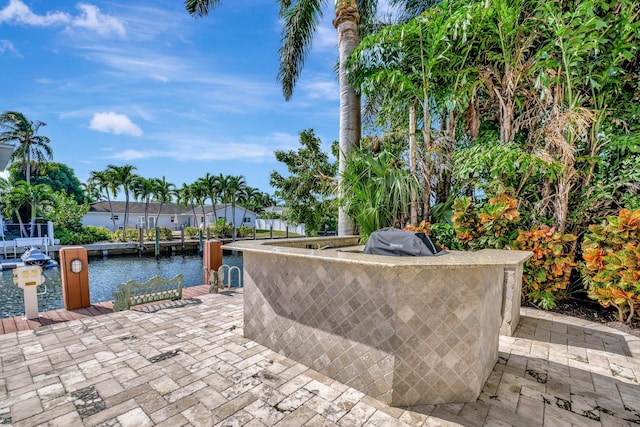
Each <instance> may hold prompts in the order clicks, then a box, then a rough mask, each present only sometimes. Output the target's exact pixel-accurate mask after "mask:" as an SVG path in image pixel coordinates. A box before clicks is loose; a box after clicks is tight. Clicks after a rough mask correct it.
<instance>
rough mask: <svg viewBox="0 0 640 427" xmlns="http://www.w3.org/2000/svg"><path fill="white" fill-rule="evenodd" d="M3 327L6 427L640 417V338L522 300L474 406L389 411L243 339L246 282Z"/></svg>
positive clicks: (569, 421)
mask: <svg viewBox="0 0 640 427" xmlns="http://www.w3.org/2000/svg"><path fill="white" fill-rule="evenodd" d="M199 299H200V300H201V303H200V304H189V305H187V306H184V307H180V308H170V309H166V310H158V311H155V312H150V313H146V312H140V311H125V312H119V313H111V314H106V315H104V316H99V317H94V318H86V319H81V320H74V321H69V322H65V323H59V324H53V325H49V326H44V327H42V328H38V329H35V330H29V331H21V332H16V333H9V334H5V335H0V427H3V426H10V425H14V426H36V425H51V426H58V425H59V426H67V425H74V426H75V425H85V426H97V425H100V426H128V425H132V426H137V427H138V426H151V425H163V426H182V425H185V426H189V425H194V426H200V425H201V426H265V425H266V426H274V425H276V426H322V425H327V426H336V425H337V426H342V427H351V426H380V427H387V426H460V425H462V426H483V425H486V426H571V425H574V426H629V425H640V385H639V384H638V381H640V338H637V337H634V336H631V335H628V334H625V333H623V332H620V331H617V330H613V329H610V328H607V327H605V326H602V325H600V324H597V323H592V322H587V321H583V320H580V319H575V318H569V317H565V316H561V315H557V314H552V313H546V312H541V311H538V310H533V309H528V308H523V310H522V316H521V318H520V325H519V327H518V329H517V331H516V333H515V334H514V335H513V336H512V337H505V336H502V337H500V353H499V354H500V359H499V361H498V364H497V365H496V366H495V368H494V370H493V372H492V374H491V376H490V377H489V379H488V381H487V382H486V384H485V385H484V388H483V391H482V394H481V395H480V397H479V399H478V400H477V401H476V402H473V403H464V404H463V403H459V404H447V405H435V406H434V405H426V406H421V407H413V408H395V407H389V406H387V405H385V404H383V403H381V402H380V401H377V400H375V399H373V398H372V397H370V396H367V395H365V394H363V393H361V392H359V391H357V390H355V389H352V388H350V387H347V386H345V385H344V384H340V383H338V382H336V381H335V380H333V379H331V378H328V377H326V376H324V375H322V374H319V373H318V372H315V371H313V370H311V369H308V368H306V367H305V366H304V365H301V364H299V363H297V362H294V361H292V360H290V359H287V358H286V357H284V356H282V355H280V354H277V353H274V352H272V351H271V350H269V349H267V348H264V347H263V346H260V345H258V344H256V343H255V342H252V341H250V340H248V339H245V338H244V337H243V334H242V330H243V309H242V304H243V296H242V293H241V292H226V293H224V294H216V295H206V296H201V297H199Z"/></svg>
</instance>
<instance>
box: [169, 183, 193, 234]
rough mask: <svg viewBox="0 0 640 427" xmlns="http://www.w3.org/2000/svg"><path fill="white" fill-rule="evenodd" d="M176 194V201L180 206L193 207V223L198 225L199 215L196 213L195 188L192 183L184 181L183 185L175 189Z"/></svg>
mask: <svg viewBox="0 0 640 427" xmlns="http://www.w3.org/2000/svg"><path fill="white" fill-rule="evenodd" d="M174 194H175V195H176V203H177V204H179V205H180V206H184V207H185V208H187V207H189V206H190V207H191V211H192V212H193V220H194V222H193V225H194V227H197V226H198V215H197V214H196V208H195V203H194V200H195V198H194V196H193V189H192V187H191V186H190V185H187V184H185V183H184V182H183V183H182V187H180V188H176V189H175V190H174Z"/></svg>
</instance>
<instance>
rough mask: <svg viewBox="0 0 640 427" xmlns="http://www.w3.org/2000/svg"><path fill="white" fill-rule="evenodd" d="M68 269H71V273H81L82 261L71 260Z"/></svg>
mask: <svg viewBox="0 0 640 427" xmlns="http://www.w3.org/2000/svg"><path fill="white" fill-rule="evenodd" d="M69 267H71V271H72V272H73V273H80V272H81V271H82V260H81V259H78V258H76V259H73V260H71V264H70V265H69Z"/></svg>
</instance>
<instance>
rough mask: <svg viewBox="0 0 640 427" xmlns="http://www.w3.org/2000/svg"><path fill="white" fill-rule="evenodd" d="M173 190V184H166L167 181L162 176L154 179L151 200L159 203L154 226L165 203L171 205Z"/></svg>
mask: <svg viewBox="0 0 640 427" xmlns="http://www.w3.org/2000/svg"><path fill="white" fill-rule="evenodd" d="M174 189H175V184H173V183H172V182H167V179H166V178H165V177H164V176H163V177H162V178H161V179H159V178H155V179H154V188H153V199H154V200H155V201H156V202H157V203H159V206H158V213H157V214H156V224H158V219H159V218H160V212H161V211H162V206H163V205H165V204H166V203H171V201H172V200H173V194H174Z"/></svg>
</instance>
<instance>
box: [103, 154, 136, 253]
mask: <svg viewBox="0 0 640 427" xmlns="http://www.w3.org/2000/svg"><path fill="white" fill-rule="evenodd" d="M135 169H137V168H136V167H135V166H133V165H123V166H116V165H108V166H107V169H106V170H107V172H108V176H109V179H110V180H111V185H112V186H113V187H114V188H120V187H122V192H123V193H124V224H123V226H122V240H123V241H124V240H125V236H126V231H127V225H128V223H129V194H130V191H131V185H132V184H133V182H134V180H135V177H136V176H137V175H136V174H134V173H133V171H134V170H135Z"/></svg>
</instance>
